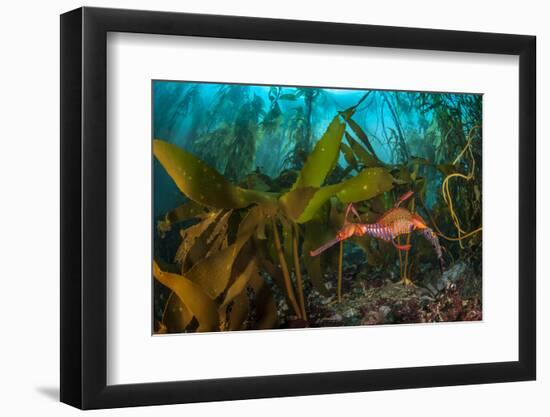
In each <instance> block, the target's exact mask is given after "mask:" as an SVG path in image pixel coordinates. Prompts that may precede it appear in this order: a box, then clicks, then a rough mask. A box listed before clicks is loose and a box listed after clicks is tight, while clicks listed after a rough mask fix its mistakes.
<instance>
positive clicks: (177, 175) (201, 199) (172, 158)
mask: <svg viewBox="0 0 550 417" xmlns="http://www.w3.org/2000/svg"><path fill="white" fill-rule="evenodd" d="M153 153H154V154H155V157H156V158H157V159H158V160H159V162H160V163H161V165H162V166H163V167H164V169H165V170H166V172H167V173H168V175H170V177H171V178H172V179H173V180H174V182H175V183H176V185H177V186H178V188H179V189H180V191H181V192H182V193H184V194H185V195H186V196H187V197H189V198H190V199H191V200H193V201H195V202H197V203H199V204H201V205H205V206H209V207H215V208H220V209H222V208H225V209H234V208H242V207H246V206H249V205H251V204H253V203H259V202H261V201H265V200H269V199H272V198H273V197H272V196H271V195H270V194H268V193H264V192H260V191H254V190H246V189H243V188H240V187H237V186H235V185H233V184H231V183H230V182H229V181H227V180H226V179H225V178H224V177H223V175H221V174H220V173H219V172H217V171H216V170H215V169H213V168H211V167H210V166H208V165H207V164H206V163H205V162H203V161H201V160H200V159H199V158H197V157H196V156H194V155H193V154H191V153H189V152H186V151H184V150H183V149H181V148H179V147H177V146H175V145H172V144H170V143H168V142H164V141H162V140H158V139H155V140H154V141H153Z"/></svg>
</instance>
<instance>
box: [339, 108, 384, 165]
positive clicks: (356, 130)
mask: <svg viewBox="0 0 550 417" xmlns="http://www.w3.org/2000/svg"><path fill="white" fill-rule="evenodd" d="M346 121H347V123H348V125H349V127H351V130H353V133H355V134H356V135H357V137H358V138H359V140H361V142H363V144H364V145H365V146H366V147H367V149H368V150H369V152H370V153H371V154H372V155H373V156H374V157H375V158H376V159H378V157H377V156H376V152H374V148H373V147H372V145H371V143H370V140H369V138H368V136H367V134H366V133H365V131H364V130H363V129H362V128H361V126H359V125H358V124H357V123H356V122H355V120H353V119H352V118H348V119H347V120H346Z"/></svg>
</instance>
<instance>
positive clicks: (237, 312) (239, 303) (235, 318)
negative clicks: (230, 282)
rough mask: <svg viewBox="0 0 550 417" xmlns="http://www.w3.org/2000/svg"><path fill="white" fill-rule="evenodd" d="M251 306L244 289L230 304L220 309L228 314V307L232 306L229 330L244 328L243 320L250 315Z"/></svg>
mask: <svg viewBox="0 0 550 417" xmlns="http://www.w3.org/2000/svg"><path fill="white" fill-rule="evenodd" d="M249 306H250V303H249V301H248V296H247V294H246V291H244V292H242V293H240V294H239V295H238V296H237V297H235V299H233V302H232V303H231V304H230V305H229V306H226V307H224V308H223V309H220V311H223V312H224V313H225V314H226V315H227V309H228V308H230V314H229V323H227V324H228V326H227V330H242V327H243V322H244V321H245V320H246V319H247V317H248V310H249Z"/></svg>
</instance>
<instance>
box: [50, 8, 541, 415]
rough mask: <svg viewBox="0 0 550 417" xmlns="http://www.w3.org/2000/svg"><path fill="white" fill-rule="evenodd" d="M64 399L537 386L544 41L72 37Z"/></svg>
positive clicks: (124, 31)
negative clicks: (539, 100)
mask: <svg viewBox="0 0 550 417" xmlns="http://www.w3.org/2000/svg"><path fill="white" fill-rule="evenodd" d="M61 102H62V104H61V116H62V120H61V192H62V193H61V195H62V201H61V220H62V222H61V223H62V226H61V227H62V229H61V246H62V247H61V267H62V268H61V400H62V401H63V402H65V403H68V404H71V405H73V406H76V407H79V408H83V409H90V408H109V407H123V406H137V405H155V404H171V403H185V402H199V401H216V400H232V399H247V398H262V397H276V396H295V395H311V394H324V393H340V392H353V391H369V390H385V389H400V388H417V387H433V386H445V385H460V384H479V383H493V382H505V381H522V380H531V379H535V375H536V351H535V345H536V343H535V342H536V332H535V328H536V317H535V288H536V285H535V279H536V276H535V247H536V239H535V236H536V212H535V200H536V195H535V103H536V100H535V38H534V37H531V36H524V35H508V34H490V33H474V32H457V31H444V30H430V29H414V28H397V27H383V26H371V25H355V24H340V23H326V22H310V21H291V20H276V19H263V18H251V17H234V16H213V15H196V14H184V13H167V12H149V11H135V10H115V9H98V8H81V9H77V10H74V11H71V12H68V13H66V14H64V15H62V16H61Z"/></svg>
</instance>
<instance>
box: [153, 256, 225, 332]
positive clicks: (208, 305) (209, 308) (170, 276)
mask: <svg viewBox="0 0 550 417" xmlns="http://www.w3.org/2000/svg"><path fill="white" fill-rule="evenodd" d="M153 276H154V277H155V279H156V280H157V281H159V282H160V283H161V284H162V285H164V286H166V287H168V288H170V289H171V290H172V291H174V293H176V295H177V296H178V297H179V298H180V300H181V301H182V303H184V304H185V305H186V306H187V307H188V308H189V310H190V311H191V312H192V313H193V315H194V316H195V317H196V318H197V320H198V322H199V327H198V329H197V330H198V331H203V332H208V331H214V330H218V327H219V320H218V309H217V306H216V304H215V303H214V301H213V300H212V299H211V298H210V297H208V295H206V293H205V292H204V291H203V290H202V289H201V287H200V286H199V285H197V284H195V283H194V282H193V281H191V280H190V279H188V278H186V277H184V276H183V275H179V274H174V273H172V272H165V271H162V270H161V269H160V266H159V265H158V264H157V263H156V262H155V261H153Z"/></svg>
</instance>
